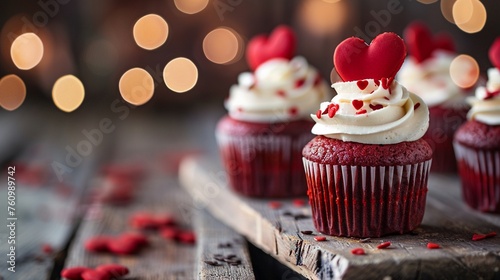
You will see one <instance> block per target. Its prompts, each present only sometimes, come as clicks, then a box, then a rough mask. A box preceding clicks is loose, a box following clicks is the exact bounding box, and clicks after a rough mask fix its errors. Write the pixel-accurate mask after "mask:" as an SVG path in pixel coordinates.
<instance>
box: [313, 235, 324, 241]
mask: <svg viewBox="0 0 500 280" xmlns="http://www.w3.org/2000/svg"><path fill="white" fill-rule="evenodd" d="M314 240H316V241H326V237H324V236H315V237H314Z"/></svg>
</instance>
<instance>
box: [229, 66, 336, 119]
mask: <svg viewBox="0 0 500 280" xmlns="http://www.w3.org/2000/svg"><path fill="white" fill-rule="evenodd" d="M330 96H331V94H330V89H329V88H328V84H326V82H325V81H324V80H323V79H321V77H320V75H319V73H318V71H317V70H316V69H314V68H313V67H311V66H309V65H308V63H307V61H306V60H305V59H304V58H303V57H295V58H294V59H292V60H286V59H281V58H276V59H271V60H269V61H266V62H265V63H263V64H261V65H260V66H259V67H258V68H257V69H256V70H255V73H254V74H252V73H248V72H246V73H242V74H240V76H239V77H238V84H237V85H233V86H232V87H231V89H230V93H229V98H228V99H227V100H226V102H225V106H226V109H227V110H228V111H229V115H230V116H231V117H232V118H234V119H238V120H243V121H251V122H282V121H287V120H295V119H301V118H302V119H303V118H307V119H308V118H309V114H311V113H313V112H314V111H315V110H316V108H317V106H318V104H319V103H320V102H321V101H324V100H325V99H328V98H330Z"/></svg>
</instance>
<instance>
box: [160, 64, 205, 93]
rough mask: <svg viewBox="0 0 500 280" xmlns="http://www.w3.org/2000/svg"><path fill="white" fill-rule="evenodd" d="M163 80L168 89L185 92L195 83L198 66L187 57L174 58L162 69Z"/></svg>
mask: <svg viewBox="0 0 500 280" xmlns="http://www.w3.org/2000/svg"><path fill="white" fill-rule="evenodd" d="M163 80H164V81H165V84H166V85H167V87H168V88H169V89H170V90H172V91H175V92H186V91H188V90H190V89H192V88H193V87H194V86H195V85H196V82H197V81H198V68H196V65H195V64H194V63H193V62H192V61H191V60H189V59H187V58H184V57H178V58H175V59H173V60H172V61H170V62H169V63H167V65H166V66H165V69H163Z"/></svg>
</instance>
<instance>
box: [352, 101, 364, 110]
mask: <svg viewBox="0 0 500 280" xmlns="http://www.w3.org/2000/svg"><path fill="white" fill-rule="evenodd" d="M352 106H353V107H354V109H356V110H359V109H361V107H363V101H362V100H357V99H354V100H353V101H352Z"/></svg>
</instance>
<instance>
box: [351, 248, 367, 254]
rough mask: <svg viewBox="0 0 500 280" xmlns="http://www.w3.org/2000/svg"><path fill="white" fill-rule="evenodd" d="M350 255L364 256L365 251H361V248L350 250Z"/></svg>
mask: <svg viewBox="0 0 500 280" xmlns="http://www.w3.org/2000/svg"><path fill="white" fill-rule="evenodd" d="M351 254H353V255H364V254H365V250H363V248H354V249H352V250H351Z"/></svg>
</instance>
